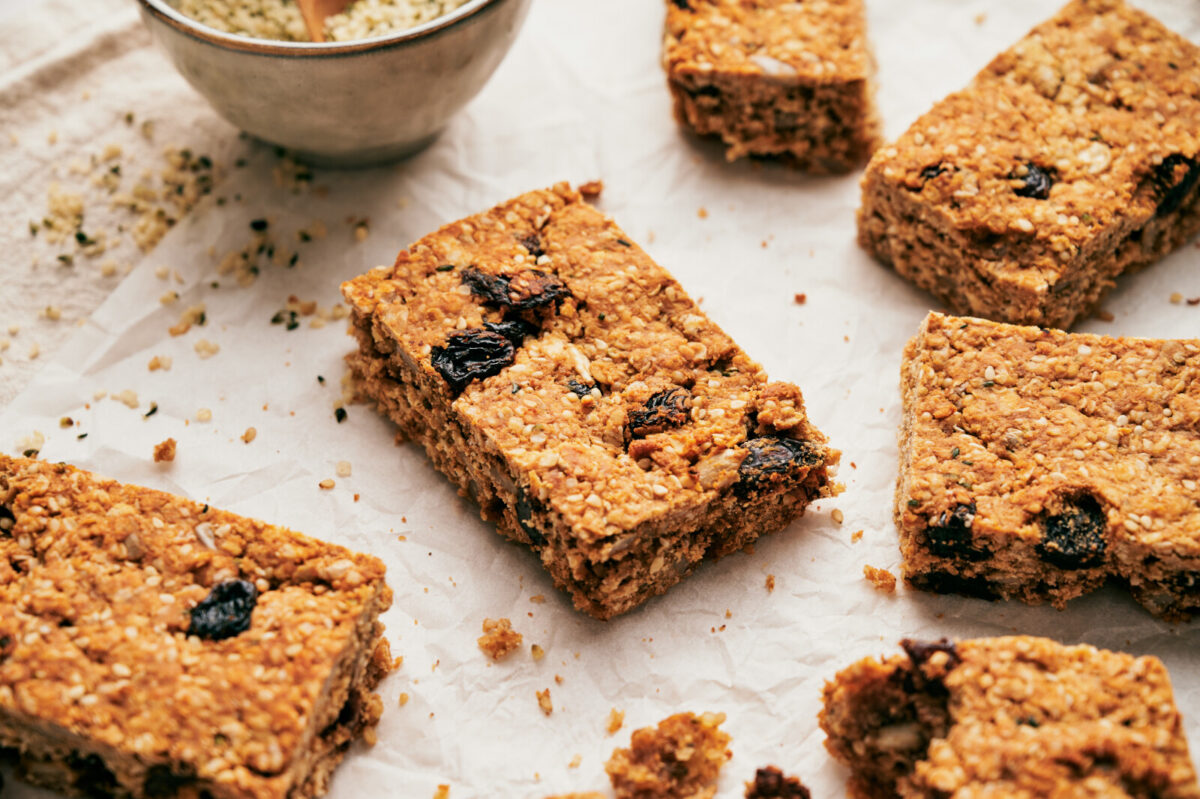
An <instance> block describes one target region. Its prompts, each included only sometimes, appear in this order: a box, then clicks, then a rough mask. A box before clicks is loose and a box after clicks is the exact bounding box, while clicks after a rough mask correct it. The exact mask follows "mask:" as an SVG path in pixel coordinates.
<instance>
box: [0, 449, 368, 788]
mask: <svg viewBox="0 0 1200 799" xmlns="http://www.w3.org/2000/svg"><path fill="white" fill-rule="evenodd" d="M0 551H2V552H3V557H0V748H4V749H9V750H11V751H12V752H13V753H15V755H16V757H17V761H18V762H17V768H18V775H19V776H22V777H23V778H25V779H27V780H29V781H30V782H33V783H35V784H38V785H42V786H45V787H48V788H51V789H54V790H57V791H61V792H64V793H68V794H72V795H79V796H87V797H107V796H113V797H135V798H136V799H140V798H141V797H149V798H150V799H154V797H164V796H175V795H180V796H192V797H202V796H209V797H213V799H250V798H251V797H252V798H253V799H283V797H289V799H307V797H312V796H317V795H320V794H322V793H324V792H325V790H326V787H327V785H328V782H329V779H330V776H331V774H332V772H333V770H334V768H335V767H336V766H337V764H338V762H339V761H340V760H341V759H342V757H343V755H344V754H345V751H346V749H347V748H348V747H349V746H350V744H351V743H352V742H353V741H354V740H356V739H358V738H367V739H371V738H373V734H374V726H375V724H376V722H377V721H378V720H379V714H380V712H381V709H382V706H381V704H380V700H379V697H378V696H377V695H375V694H373V693H371V691H372V689H373V688H374V687H375V685H376V684H377V683H378V681H379V680H380V678H381V677H382V676H383V675H385V674H386V673H387V672H388V671H390V670H391V669H392V663H391V658H390V655H389V653H388V645H387V641H386V640H385V639H384V638H383V637H382V632H383V625H382V624H380V623H379V621H378V616H379V614H380V612H382V611H383V610H386V609H387V607H388V606H389V605H390V604H391V591H390V589H388V587H387V585H386V584H385V583H384V567H383V564H382V563H380V562H379V561H378V560H376V559H375V558H372V557H368V556H366V555H359V554H355V553H353V552H350V551H348V550H346V549H343V548H341V547H337V546H333V545H330V544H325V543H322V542H319V541H316V540H314V539H311V538H308V537H306V536H303V535H300V534H298V533H294V532H291V531H290V530H286V529H283V528H281V527H275V526H273V525H268V524H264V523H263V522H259V521H254V520H252V519H246V518H243V517H241V516H236V515H234V514H231V513H226V512H224V511H221V510H217V509H215V508H211V507H209V506H208V505H201V504H200V503H196V502H191V501H189V500H186V499H182V498H180V497H176V496H172V495H170V494H165V493H163V492H161V491H153V490H151V489H148V488H142V487H140V486H133V485H125V484H121V483H118V482H115V481H112V480H106V479H103V478H100V477H97V476H95V475H92V474H90V473H88V472H85V471H82V470H79V469H76V468H74V467H72V466H68V465H66V464H51V463H45V462H41V461H36V460H29V459H24V458H9V457H6V456H2V455H0Z"/></svg>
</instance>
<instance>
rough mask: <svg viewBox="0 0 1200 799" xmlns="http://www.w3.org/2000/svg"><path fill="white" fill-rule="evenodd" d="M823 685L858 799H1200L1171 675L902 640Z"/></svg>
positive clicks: (1099, 654)
mask: <svg viewBox="0 0 1200 799" xmlns="http://www.w3.org/2000/svg"><path fill="white" fill-rule="evenodd" d="M901 645H902V646H903V648H904V651H905V654H903V655H897V656H893V657H889V658H885V659H883V660H877V659H875V658H866V659H864V660H861V661H859V662H858V663H855V664H854V665H852V666H850V667H848V668H846V669H844V670H842V671H841V672H839V673H838V674H837V676H836V677H834V679H833V681H832V682H829V683H826V684H825V691H824V700H825V701H824V709H823V710H822V711H821V715H820V721H821V728H822V729H823V730H824V731H825V734H826V736H828V737H827V739H826V742H825V746H826V748H827V749H828V750H829V752H830V753H831V754H832V755H833V756H834V757H835V758H836V759H838V760H839V761H841V762H842V763H844V764H846V765H847V766H849V767H850V771H851V780H850V794H851V795H852V796H855V797H858V799H895V797H905V799H944V798H945V797H948V796H954V797H984V796H989V797H992V796H994V797H1001V796H1004V797H1022V799H1052V797H1068V796H1076V797H1083V796H1096V797H1099V796H1104V797H1134V796H1138V797H1158V799H1197V797H1200V785H1198V784H1197V781H1196V771H1195V767H1194V766H1193V765H1192V761H1191V757H1190V756H1189V754H1188V745H1187V740H1186V739H1185V738H1184V735H1183V722H1182V719H1181V717H1180V714H1179V711H1178V710H1177V709H1176V707H1175V698H1174V695H1173V693H1172V690H1171V681H1170V678H1169V677H1168V675H1167V670H1166V668H1165V667H1164V666H1163V664H1162V662H1161V661H1160V660H1158V659H1157V658H1153V657H1134V656H1132V655H1126V654H1122V653H1119V652H1109V651H1106V650H1103V649H1096V648H1095V647H1092V646H1087V645H1078V646H1063V645H1061V644H1058V643H1056V642H1054V641H1050V640H1047V639H1045V638H1032V637H1028V636H1020V637H1011V638H980V639H977V640H971V641H959V642H957V643H954V642H951V641H947V640H944V639H943V640H941V641H930V642H920V641H911V640H906V641H902V642H901Z"/></svg>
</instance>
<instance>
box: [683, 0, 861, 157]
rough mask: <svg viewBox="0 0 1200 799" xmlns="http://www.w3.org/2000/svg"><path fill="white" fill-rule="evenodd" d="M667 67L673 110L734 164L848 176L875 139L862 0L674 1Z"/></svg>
mask: <svg viewBox="0 0 1200 799" xmlns="http://www.w3.org/2000/svg"><path fill="white" fill-rule="evenodd" d="M663 64H664V66H665V68H666V71H667V85H668V86H669V87H670V90H671V96H672V97H673V98H674V102H675V116H676V117H677V118H678V119H679V121H680V123H682V124H685V125H688V126H689V127H691V128H692V129H694V130H695V131H696V132H697V133H698V134H700V135H702V136H718V137H720V138H721V139H722V141H724V143H725V146H726V148H727V149H726V157H728V158H729V160H731V161H732V160H733V159H735V158H740V157H742V156H746V155H755V156H783V157H785V158H787V159H788V160H790V161H791V162H792V163H793V164H794V165H795V166H797V167H800V168H802V169H807V170H810V171H812V172H846V171H848V170H850V169H852V168H853V167H854V166H856V165H857V164H860V163H862V162H863V161H865V160H866V159H867V158H868V157H869V156H870V154H871V152H872V151H873V150H874V149H875V146H876V144H877V143H878V137H879V123H878V118H877V116H876V114H875V109H874V104H873V100H872V80H871V75H872V72H873V69H874V65H873V62H872V58H871V54H870V51H869V49H868V46H867V35H866V12H865V10H864V8H863V2H862V0H805V2H803V3H797V2H794V0H756V2H752V3H747V2H744V0H669V2H668V3H667V32H666V40H665V43H664V45H663Z"/></svg>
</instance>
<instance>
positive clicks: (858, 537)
mask: <svg viewBox="0 0 1200 799" xmlns="http://www.w3.org/2000/svg"><path fill="white" fill-rule="evenodd" d="M862 537H863V531H862V530H855V531H854V532H853V533H851V534H850V541H851V543H854V544H857V543H858V542H859V541H862Z"/></svg>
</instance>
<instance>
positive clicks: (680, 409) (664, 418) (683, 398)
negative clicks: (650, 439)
mask: <svg viewBox="0 0 1200 799" xmlns="http://www.w3.org/2000/svg"><path fill="white" fill-rule="evenodd" d="M691 402H692V395H691V394H690V393H689V392H688V390H687V389H684V388H679V387H675V388H668V389H666V390H664V391H659V392H658V393H656V394H653V395H651V397H650V398H649V399H648V400H646V402H645V403H643V405H642V407H641V408H634V409H632V410H630V411H629V414H628V425H627V428H626V429H627V431H628V435H629V437H630V438H631V439H633V438H645V437H646V436H648V435H651V434H653V433H662V432H664V431H666V430H670V429H671V428H674V427H681V426H682V425H684V424H686V423H687V420H688V409H689V408H690V407H691Z"/></svg>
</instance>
